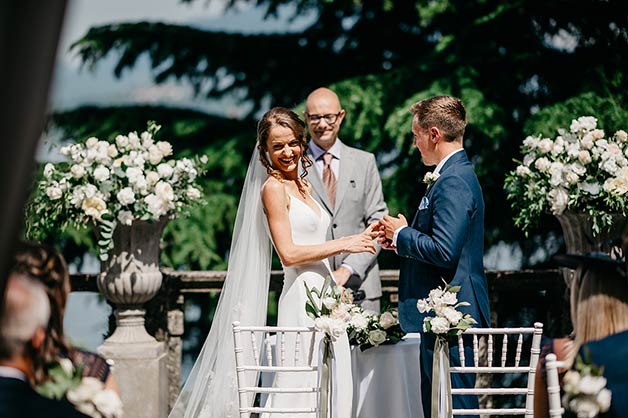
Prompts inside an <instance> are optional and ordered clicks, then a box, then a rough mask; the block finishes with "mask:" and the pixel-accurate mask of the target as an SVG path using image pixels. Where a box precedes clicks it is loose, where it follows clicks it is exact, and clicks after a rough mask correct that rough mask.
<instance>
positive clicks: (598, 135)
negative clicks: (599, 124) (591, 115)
mask: <svg viewBox="0 0 628 418" xmlns="http://www.w3.org/2000/svg"><path fill="white" fill-rule="evenodd" d="M591 135H593V138H594V139H602V138H604V131H603V130H601V129H594V130H593V131H592V132H591Z"/></svg>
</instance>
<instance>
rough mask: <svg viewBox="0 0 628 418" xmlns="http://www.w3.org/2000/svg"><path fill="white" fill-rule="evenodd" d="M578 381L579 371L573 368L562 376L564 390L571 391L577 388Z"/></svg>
mask: <svg viewBox="0 0 628 418" xmlns="http://www.w3.org/2000/svg"><path fill="white" fill-rule="evenodd" d="M579 383H580V373H578V372H577V371H575V370H569V371H568V372H567V373H565V376H564V377H563V386H564V389H565V391H566V392H570V393H573V392H575V391H577V390H578V384H579Z"/></svg>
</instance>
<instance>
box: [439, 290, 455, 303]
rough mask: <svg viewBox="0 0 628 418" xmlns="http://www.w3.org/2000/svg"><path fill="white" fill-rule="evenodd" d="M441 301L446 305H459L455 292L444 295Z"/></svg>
mask: <svg viewBox="0 0 628 418" xmlns="http://www.w3.org/2000/svg"><path fill="white" fill-rule="evenodd" d="M441 300H442V302H443V303H444V304H446V305H455V304H456V303H458V297H457V296H456V294H455V293H453V292H445V293H443V296H442V298H441Z"/></svg>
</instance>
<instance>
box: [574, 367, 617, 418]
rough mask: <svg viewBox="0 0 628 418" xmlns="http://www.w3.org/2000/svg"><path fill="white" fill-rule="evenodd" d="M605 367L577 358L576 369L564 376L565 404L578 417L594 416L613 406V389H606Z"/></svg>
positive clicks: (588, 417)
mask: <svg viewBox="0 0 628 418" xmlns="http://www.w3.org/2000/svg"><path fill="white" fill-rule="evenodd" d="M603 372H604V368H603V367H597V366H595V365H594V364H591V363H590V362H585V361H584V360H583V359H582V357H581V356H578V357H577V358H576V362H575V365H574V370H569V371H568V372H567V373H565V376H564V377H563V389H564V391H565V394H564V395H563V399H562V401H563V406H564V407H565V409H567V410H569V411H572V412H573V413H575V414H576V415H577V416H578V418H594V417H597V416H598V414H600V413H603V412H606V411H608V410H609V408H610V407H611V391H610V390H608V389H606V378H605V377H604V376H603V375H602V374H603Z"/></svg>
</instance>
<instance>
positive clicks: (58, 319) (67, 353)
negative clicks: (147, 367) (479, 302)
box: [13, 243, 118, 392]
mask: <svg viewBox="0 0 628 418" xmlns="http://www.w3.org/2000/svg"><path fill="white" fill-rule="evenodd" d="M13 271H14V272H16V273H21V274H24V275H27V276H29V277H31V278H33V279H34V280H36V281H38V282H40V283H42V284H43V285H44V289H45V290H46V294H47V295H48V300H49V301H50V311H51V315H50V321H49V322H48V326H47V328H46V336H45V338H44V341H43V343H42V346H41V349H40V355H39V358H40V359H41V360H42V363H41V364H36V365H35V366H36V376H35V378H36V383H37V384H39V383H41V382H43V381H45V380H46V368H45V367H46V364H48V363H50V362H53V361H56V360H58V359H59V358H68V359H70V360H71V361H72V363H74V365H75V366H80V367H82V370H83V376H84V377H87V376H89V377H96V378H98V379H100V380H101V381H102V382H103V383H105V387H106V388H108V389H114V390H115V391H116V392H118V388H117V385H116V383H115V381H114V379H113V375H112V374H111V370H110V367H109V364H108V363H107V361H106V360H105V359H104V358H102V357H101V356H99V355H98V354H95V353H91V352H88V351H85V350H81V349H78V348H75V347H72V346H71V345H70V344H69V343H68V342H67V341H66V339H65V337H64V333H63V314H64V311H65V305H66V302H67V299H68V295H69V294H70V290H71V289H70V275H69V272H68V268H67V265H66V263H65V260H64V259H63V256H62V255H61V254H60V253H59V252H58V251H56V250H55V249H54V248H51V247H47V246H45V245H41V244H35V243H22V244H21V246H20V248H19V249H18V252H17V254H16V256H15V265H14V267H13Z"/></svg>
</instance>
